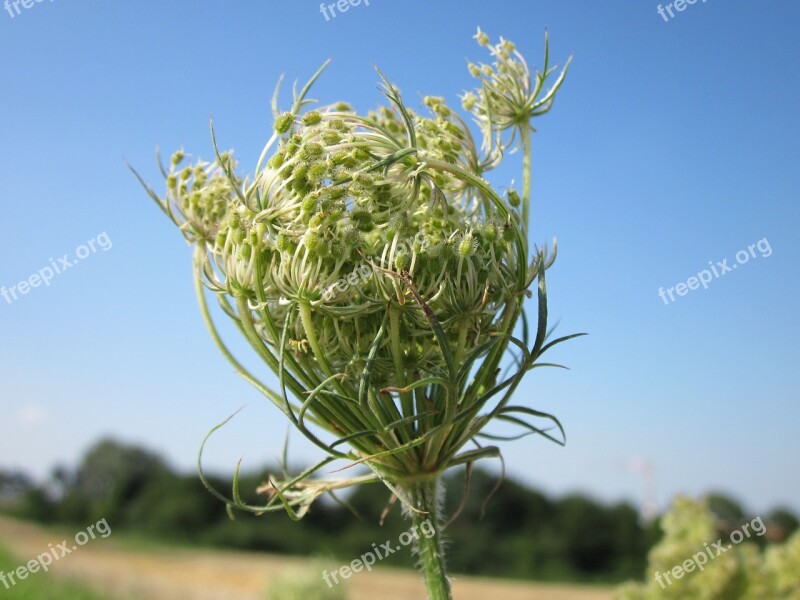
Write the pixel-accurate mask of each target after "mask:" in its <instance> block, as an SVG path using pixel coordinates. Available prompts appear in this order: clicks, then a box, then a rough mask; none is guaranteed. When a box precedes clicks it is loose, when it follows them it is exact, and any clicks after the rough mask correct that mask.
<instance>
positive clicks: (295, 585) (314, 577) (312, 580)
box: [267, 562, 347, 600]
mask: <svg viewBox="0 0 800 600" xmlns="http://www.w3.org/2000/svg"><path fill="white" fill-rule="evenodd" d="M329 566H330V565H327V564H325V563H323V562H315V563H312V564H309V565H308V566H306V567H304V568H302V569H287V570H286V571H284V572H283V573H282V574H281V575H280V577H277V578H276V579H275V580H274V581H272V582H270V585H269V589H268V591H267V600H347V593H346V584H345V583H340V584H339V585H334V586H332V587H329V586H328V585H327V584H326V583H325V582H324V581H323V580H322V579H321V578H320V576H319V574H320V573H322V571H323V570H324V569H325V568H326V567H329Z"/></svg>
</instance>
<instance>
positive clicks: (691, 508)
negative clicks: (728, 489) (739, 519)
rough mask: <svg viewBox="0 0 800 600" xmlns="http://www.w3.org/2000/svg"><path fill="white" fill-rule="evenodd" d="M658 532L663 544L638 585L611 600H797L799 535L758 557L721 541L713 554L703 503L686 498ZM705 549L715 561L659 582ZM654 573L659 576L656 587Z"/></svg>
mask: <svg viewBox="0 0 800 600" xmlns="http://www.w3.org/2000/svg"><path fill="white" fill-rule="evenodd" d="M661 526H662V528H663V530H664V538H663V539H662V540H661V542H660V543H659V544H657V545H656V546H655V547H653V549H652V550H651V551H650V555H649V564H648V566H647V570H646V572H645V581H644V583H628V584H625V585H624V586H621V587H620V588H619V590H618V592H617V595H616V600H659V599H670V598H674V599H675V600H767V599H768V600H800V531H796V532H795V533H794V534H793V535H792V536H791V537H790V538H789V539H788V540H787V541H786V543H785V544H782V545H781V544H776V545H771V546H768V547H767V549H766V550H765V551H764V552H761V551H760V550H759V549H758V546H756V545H755V544H752V543H747V542H745V543H741V544H728V543H727V541H726V542H725V543H724V544H723V546H724V547H726V548H727V549H726V550H725V551H724V552H722V553H721V554H718V552H717V549H716V548H714V546H713V544H714V542H715V541H716V540H717V538H718V537H719V533H718V528H717V524H716V522H715V518H714V515H713V513H712V512H711V510H710V509H709V507H708V506H707V503H705V502H697V501H694V500H691V499H689V498H678V499H677V500H676V501H675V504H674V506H673V507H672V509H671V510H670V512H668V513H667V514H666V515H665V516H664V517H663V521H662V524H661ZM764 532H766V529H764V530H763V532H762V533H761V534H762V535H763V533H764ZM723 540H724V538H723ZM728 546H730V547H729V548H728ZM707 548H711V550H710V552H711V555H712V556H715V555H717V554H718V555H717V556H715V558H713V559H709V560H708V561H707V562H706V563H705V564H703V569H702V571H701V570H699V569H698V568H696V567H695V568H693V570H692V571H691V572H688V573H685V574H684V575H683V576H682V577H680V578H675V577H674V576H672V577H670V579H669V583H668V582H667V580H665V578H664V577H663V574H664V573H670V572H671V570H672V569H673V568H674V567H677V566H681V565H683V564H684V562H685V561H687V560H688V559H692V557H694V556H695V555H697V554H698V553H700V554H704V553H705V554H707V551H706V549H707ZM656 573H661V574H662V578H661V583H659V581H658V580H657V579H656V577H655V574H656Z"/></svg>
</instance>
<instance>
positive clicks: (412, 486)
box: [404, 477, 453, 600]
mask: <svg viewBox="0 0 800 600" xmlns="http://www.w3.org/2000/svg"><path fill="white" fill-rule="evenodd" d="M438 486H439V478H438V477H437V478H435V479H427V480H424V481H417V482H414V483H409V484H407V485H406V486H404V489H405V491H406V493H407V494H408V495H409V497H410V499H411V501H412V504H413V505H414V507H415V508H416V509H417V511H422V512H416V511H412V510H409V509H406V515H407V516H408V517H409V518H410V519H411V523H412V530H413V532H415V534H416V543H415V549H416V551H417V555H418V556H419V566H418V569H419V571H420V572H421V573H422V574H423V576H424V577H425V585H426V587H427V589H428V600H452V598H453V596H452V594H451V592H450V581H449V580H448V578H447V568H446V566H445V558H444V549H443V547H442V535H441V526H442V519H441V514H440V499H439V497H438V493H437V490H438Z"/></svg>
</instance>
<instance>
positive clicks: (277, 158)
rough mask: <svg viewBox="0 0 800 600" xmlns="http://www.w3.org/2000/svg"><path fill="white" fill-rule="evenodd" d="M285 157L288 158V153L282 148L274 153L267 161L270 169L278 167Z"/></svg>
mask: <svg viewBox="0 0 800 600" xmlns="http://www.w3.org/2000/svg"><path fill="white" fill-rule="evenodd" d="M285 159H286V154H285V153H284V152H283V151H282V150H279V151H278V152H276V153H275V154H273V155H272V158H270V159H269V162H267V166H268V167H269V168H270V169H278V168H280V166H281V165H282V164H283V161H284V160H285Z"/></svg>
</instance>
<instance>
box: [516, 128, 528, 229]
mask: <svg viewBox="0 0 800 600" xmlns="http://www.w3.org/2000/svg"><path fill="white" fill-rule="evenodd" d="M519 129H520V134H521V137H522V226H523V227H524V231H525V239H527V236H528V227H529V226H530V222H529V221H530V212H531V208H530V207H531V128H530V125H528V124H527V123H524V124H523V125H521V126H520V128H519Z"/></svg>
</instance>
